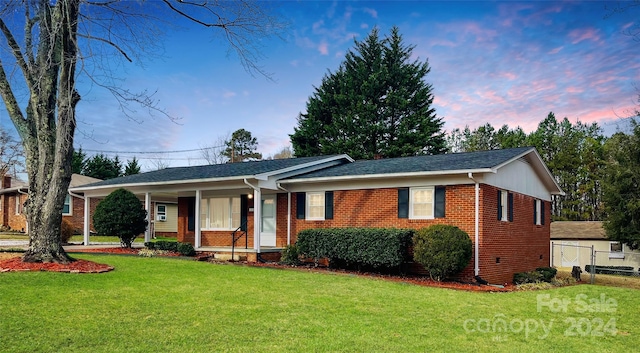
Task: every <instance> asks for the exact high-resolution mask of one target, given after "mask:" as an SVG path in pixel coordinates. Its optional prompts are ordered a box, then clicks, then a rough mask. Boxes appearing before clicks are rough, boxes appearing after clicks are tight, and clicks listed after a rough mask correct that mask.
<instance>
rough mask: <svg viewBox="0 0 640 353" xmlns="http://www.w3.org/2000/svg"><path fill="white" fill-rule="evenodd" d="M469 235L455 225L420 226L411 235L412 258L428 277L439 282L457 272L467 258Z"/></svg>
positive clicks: (469, 254) (469, 251) (465, 263)
mask: <svg viewBox="0 0 640 353" xmlns="http://www.w3.org/2000/svg"><path fill="white" fill-rule="evenodd" d="M471 252H472V243H471V239H470V238H469V235H468V234H467V233H466V232H464V231H463V230H461V229H460V228H458V227H455V226H451V225H444V224H436V225H433V226H431V227H428V228H422V229H420V230H419V231H417V232H416V234H415V235H414V236H413V259H414V261H415V262H417V263H419V264H421V265H422V266H423V267H424V268H425V269H426V270H427V271H428V272H429V276H430V277H431V279H433V280H436V281H441V280H443V279H446V278H447V277H449V276H451V275H454V274H457V273H459V272H460V271H462V270H463V269H464V268H465V267H467V266H468V265H469V261H471Z"/></svg>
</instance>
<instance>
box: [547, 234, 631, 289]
mask: <svg viewBox="0 0 640 353" xmlns="http://www.w3.org/2000/svg"><path fill="white" fill-rule="evenodd" d="M622 250H623V249H622V246H620V247H616V246H615V244H614V245H611V247H610V249H609V250H607V251H603V250H595V246H594V245H591V246H586V245H579V242H577V241H575V242H574V241H563V242H552V243H551V266H552V267H556V268H566V269H569V270H571V269H573V268H575V267H578V268H580V270H581V271H583V272H586V273H588V274H590V281H591V283H592V284H593V283H595V276H597V275H598V274H605V275H616V276H636V277H640V253H639V252H630V251H622Z"/></svg>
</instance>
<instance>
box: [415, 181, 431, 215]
mask: <svg viewBox="0 0 640 353" xmlns="http://www.w3.org/2000/svg"><path fill="white" fill-rule="evenodd" d="M433 190H434V188H433V186H428V187H421V188H411V193H410V194H409V208H410V210H409V214H410V215H411V216H410V217H409V218H411V219H431V218H433V207H434V203H433V200H434V195H433Z"/></svg>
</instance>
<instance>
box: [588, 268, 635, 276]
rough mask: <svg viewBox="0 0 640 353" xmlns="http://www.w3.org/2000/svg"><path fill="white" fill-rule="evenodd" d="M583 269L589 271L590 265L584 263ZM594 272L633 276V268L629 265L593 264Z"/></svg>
mask: <svg viewBox="0 0 640 353" xmlns="http://www.w3.org/2000/svg"><path fill="white" fill-rule="evenodd" d="M584 270H585V271H586V272H588V273H591V265H586V266H585V267H584ZM595 270H596V274H603V275H623V276H633V274H634V273H633V270H634V268H633V267H631V266H595Z"/></svg>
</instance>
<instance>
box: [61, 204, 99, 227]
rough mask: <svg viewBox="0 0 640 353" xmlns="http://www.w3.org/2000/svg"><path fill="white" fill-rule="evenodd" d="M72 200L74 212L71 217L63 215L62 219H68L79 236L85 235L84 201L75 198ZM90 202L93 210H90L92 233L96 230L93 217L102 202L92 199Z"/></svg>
mask: <svg viewBox="0 0 640 353" xmlns="http://www.w3.org/2000/svg"><path fill="white" fill-rule="evenodd" d="M71 199H72V201H71V203H72V208H73V211H72V212H71V216H64V215H63V216H62V219H66V220H67V221H69V222H71V225H72V226H73V229H74V230H75V232H76V233H77V234H83V233H84V200H83V199H81V198H78V197H74V196H72V197H71ZM89 202H90V207H91V209H90V210H89V228H90V229H91V230H92V231H95V229H94V228H93V215H94V213H95V211H96V207H97V206H98V203H100V200H99V199H96V198H92V199H91V200H90V201H89Z"/></svg>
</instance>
